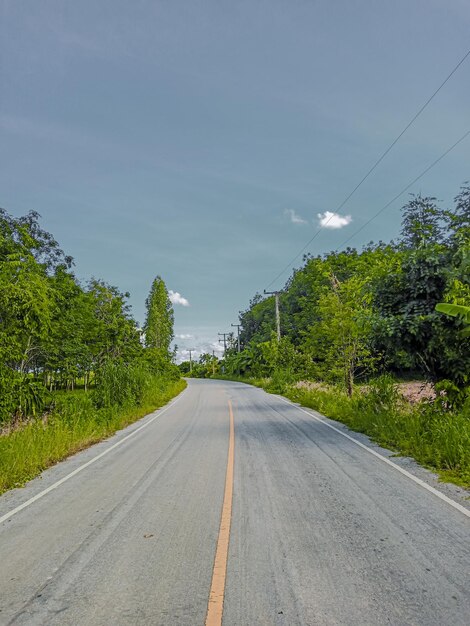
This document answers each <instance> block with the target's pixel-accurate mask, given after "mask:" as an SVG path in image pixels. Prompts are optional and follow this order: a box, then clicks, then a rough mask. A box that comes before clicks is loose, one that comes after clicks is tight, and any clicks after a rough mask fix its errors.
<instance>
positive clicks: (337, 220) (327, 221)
mask: <svg viewBox="0 0 470 626" xmlns="http://www.w3.org/2000/svg"><path fill="white" fill-rule="evenodd" d="M318 221H319V223H320V226H321V227H322V228H343V227H344V226H347V225H348V224H350V223H351V222H352V217H351V216H350V215H339V213H332V212H331V211H325V212H324V213H318Z"/></svg>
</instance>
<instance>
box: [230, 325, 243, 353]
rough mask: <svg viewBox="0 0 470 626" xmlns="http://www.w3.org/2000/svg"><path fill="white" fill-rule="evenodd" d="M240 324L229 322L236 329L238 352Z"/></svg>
mask: <svg viewBox="0 0 470 626" xmlns="http://www.w3.org/2000/svg"><path fill="white" fill-rule="evenodd" d="M241 325H242V324H230V326H235V327H236V329H237V341H238V352H240V326H241Z"/></svg>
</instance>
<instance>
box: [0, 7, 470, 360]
mask: <svg viewBox="0 0 470 626" xmlns="http://www.w3.org/2000/svg"><path fill="white" fill-rule="evenodd" d="M469 32H470V3H469V2H468V0H394V1H393V2H389V1H381V0H310V1H308V0H282V1H281V0H269V1H263V0H259V1H258V0H239V1H237V2H233V1H232V2H227V1H215V0H213V1H205V2H202V1H199V0H188V1H185V2H183V1H179V0H173V1H171V2H170V1H159V0H152V1H150V0H149V1H144V0H126V1H123V0H99V1H97V0H80V2H75V1H72V0H41V2H37V0H0V206H2V207H3V208H4V209H6V210H7V211H8V212H10V213H11V214H13V215H15V216H19V215H23V214H25V213H26V212H27V211H29V210H35V211H38V212H39V213H40V214H41V216H42V225H43V227H44V228H46V229H47V230H49V231H50V232H51V233H52V234H53V235H54V236H55V238H56V239H57V240H58V241H59V243H60V245H61V247H62V248H63V249H64V250H65V252H66V253H67V254H70V255H72V256H73V257H74V259H75V264H76V266H75V272H76V274H77V276H78V277H79V278H80V279H81V280H83V281H84V282H85V281H86V280H87V279H89V278H90V277H92V276H95V277H98V278H102V279H104V280H106V281H107V282H109V283H111V284H113V285H116V286H118V287H119V288H120V289H121V290H122V291H129V292H130V293H131V298H130V303H131V304H132V309H133V314H134V316H135V317H136V319H137V320H138V321H139V323H142V322H143V321H144V317H145V298H146V296H147V294H148V292H149V289H150V285H151V283H152V280H153V278H154V277H155V276H156V275H160V276H162V278H163V279H164V281H165V283H166V285H167V287H168V289H169V290H171V294H170V295H171V297H172V300H173V301H174V308H175V335H176V338H175V341H176V343H177V344H178V346H179V349H180V353H179V358H180V359H181V358H185V357H186V356H187V354H188V353H187V350H188V349H189V348H192V349H194V350H195V353H194V355H195V356H196V357H197V355H198V353H200V352H206V351H212V350H220V349H221V346H220V344H219V343H218V335H217V333H218V332H227V331H230V330H233V328H231V326H230V324H231V323H236V322H238V312H239V311H240V310H243V309H245V308H247V306H248V304H249V301H250V299H251V298H252V297H253V296H254V295H255V293H256V292H262V291H263V289H265V288H267V287H268V286H269V285H270V283H271V282H272V281H273V280H274V279H275V277H276V276H277V275H278V274H279V273H280V272H281V270H282V269H283V268H284V267H285V266H286V265H288V266H289V267H294V266H299V265H300V263H301V258H299V259H298V260H296V261H295V262H294V263H292V264H291V265H289V262H290V261H291V260H292V259H293V258H294V257H295V256H296V255H297V253H298V252H299V251H300V250H301V249H302V248H303V247H304V246H305V244H306V243H307V241H309V240H310V239H311V237H312V236H313V235H314V234H315V233H316V232H317V229H318V227H319V225H321V224H323V228H322V230H321V231H320V232H319V233H318V235H317V236H316V238H315V240H314V242H312V244H311V246H310V247H308V248H307V251H308V252H310V253H312V254H320V253H323V252H327V251H329V250H333V249H337V248H339V247H340V246H341V244H342V242H343V241H344V240H345V239H346V238H349V237H350V236H351V235H353V234H354V233H355V231H356V230H358V229H359V228H361V226H362V225H364V224H365V222H366V221H367V220H368V219H370V218H371V217H372V216H373V215H374V214H375V213H376V212H377V211H378V210H379V209H380V208H381V207H382V206H384V205H385V204H386V203H387V202H388V201H389V200H391V199H392V198H393V197H394V196H395V195H396V194H397V193H398V192H399V191H400V190H401V189H402V188H403V187H405V186H406V185H407V184H408V183H409V182H410V181H412V180H413V179H414V178H415V177H416V176H417V175H418V174H420V173H421V171H422V170H424V169H425V167H427V166H428V165H429V164H430V163H431V162H432V161H434V160H435V159H436V158H437V157H438V156H440V155H441V154H442V153H443V152H444V151H445V150H446V149H447V148H448V147H449V146H450V145H452V144H453V143H454V142H455V141H456V140H457V139H459V137H461V136H462V135H463V134H464V133H465V132H466V131H467V130H469V129H470V57H469V58H468V59H467V60H466V62H464V63H463V64H462V66H461V67H460V68H459V69H458V70H457V72H456V73H455V74H454V76H453V77H452V78H451V79H450V80H449V82H448V83H447V84H446V85H445V87H444V88H443V89H442V90H441V91H440V92H439V94H438V95H437V96H436V97H435V98H434V99H433V101H432V102H431V103H430V105H429V106H428V107H427V108H426V110H425V111H424V112H423V113H422V115H420V117H419V118H418V119H417V120H416V122H415V123H414V124H413V125H412V127H411V128H410V129H409V130H408V131H407V132H406V134H405V135H404V136H403V137H402V138H401V139H400V141H399V142H398V143H397V145H396V146H395V147H394V148H393V150H392V151H391V152H390V154H388V155H387V157H386V158H385V159H384V160H383V161H382V163H381V164H380V165H379V166H378V168H377V169H376V170H375V171H374V172H373V174H372V175H371V176H370V177H369V178H368V179H367V181H366V182H365V183H364V184H363V185H362V186H361V187H360V189H359V190H358V191H357V192H356V193H355V194H354V195H353V196H352V198H351V199H350V200H349V201H348V202H347V203H346V204H345V206H344V207H342V209H341V210H340V211H339V212H338V210H337V209H338V207H339V205H340V204H341V203H342V201H343V200H344V198H345V197H346V196H347V195H348V194H349V193H350V192H351V191H352V189H353V188H354V187H355V186H356V184H357V183H358V182H359V180H361V178H362V177H363V176H364V174H365V173H366V172H367V171H368V170H369V168H370V167H371V166H372V165H373V164H374V162H375V161H376V160H377V158H378V157H379V156H380V154H381V153H382V152H383V151H384V150H385V149H386V148H387V146H388V145H389V144H390V143H391V142H392V141H393V139H394V138H395V137H396V136H397V135H398V134H399V132H400V131H401V130H402V129H403V128H404V127H405V125H406V124H407V123H408V122H409V120H410V119H411V118H412V117H413V116H414V115H415V113H416V112H417V111H418V110H419V108H420V107H421V106H422V105H423V104H424V102H425V101H426V100H427V99H428V98H429V96H430V95H431V94H432V93H433V92H434V91H435V90H436V89H437V87H438V86H439V85H440V83H441V82H442V81H443V80H444V79H445V77H446V76H447V75H448V74H449V72H450V71H451V70H452V69H453V68H454V67H455V65H456V64H457V63H458V61H459V60H460V59H461V58H462V57H463V56H464V55H465V53H466V52H467V51H468V50H469V49H470V38H469V36H468V34H469ZM469 179H470V138H468V139H467V140H466V141H464V142H462V143H461V144H460V145H459V146H458V147H457V148H456V149H455V150H453V151H452V152H451V153H450V154H449V155H448V156H447V157H446V158H445V159H444V160H443V161H441V162H440V163H439V164H438V165H437V166H436V167H435V168H434V169H433V170H432V171H430V172H429V173H428V174H427V175H425V176H424V177H423V178H422V179H421V180H420V181H419V182H418V183H416V185H414V186H413V187H412V188H411V189H410V190H409V191H410V192H414V193H422V194H423V195H432V196H436V197H437V198H438V200H439V201H440V202H441V204H442V206H450V205H451V203H452V199H453V197H454V196H455V195H456V193H457V192H458V189H459V187H460V185H461V184H462V183H463V182H464V181H466V180H469ZM406 199H407V196H406V194H405V195H404V196H403V197H402V198H401V199H399V200H397V201H396V202H394V203H393V204H392V205H391V206H390V207H389V208H388V209H387V210H386V211H384V212H383V213H382V214H381V215H380V217H379V218H377V219H375V220H373V221H372V222H371V223H370V224H369V225H368V226H367V227H365V228H364V229H363V230H362V231H361V232H360V233H358V235H357V236H355V237H353V239H352V240H351V241H350V244H349V245H354V246H357V247H361V246H362V245H364V244H365V243H367V242H369V241H371V240H376V241H377V240H380V239H382V240H385V241H388V240H390V239H391V238H393V237H396V236H397V235H398V233H399V230H400V207H401V206H402V205H403V204H404V203H405V202H406ZM333 226H334V227H333ZM288 277H289V271H287V272H285V273H284V274H283V275H282V276H281V277H279V278H278V279H277V280H276V281H275V282H274V283H273V284H272V285H271V286H270V288H271V289H278V288H282V286H283V285H284V283H285V281H286V280H287V278H288Z"/></svg>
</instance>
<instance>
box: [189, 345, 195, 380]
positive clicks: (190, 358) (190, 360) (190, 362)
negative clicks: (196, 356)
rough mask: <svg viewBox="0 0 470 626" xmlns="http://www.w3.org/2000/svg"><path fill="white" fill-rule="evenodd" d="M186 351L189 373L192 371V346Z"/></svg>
mask: <svg viewBox="0 0 470 626" xmlns="http://www.w3.org/2000/svg"><path fill="white" fill-rule="evenodd" d="M188 352H189V373H190V374H191V373H192V371H193V359H192V353H193V352H194V348H191V350H189V351H188Z"/></svg>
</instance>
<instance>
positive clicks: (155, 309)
mask: <svg viewBox="0 0 470 626" xmlns="http://www.w3.org/2000/svg"><path fill="white" fill-rule="evenodd" d="M145 304H146V307H147V317H146V320H145V325H144V332H145V345H146V347H147V348H156V349H158V350H162V351H163V352H165V353H167V354H169V353H170V344H171V342H172V340H173V336H174V335H173V323H174V313H173V305H172V304H171V301H170V298H169V295H168V291H167V288H166V285H165V283H164V282H163V280H162V278H161V277H160V276H157V277H156V278H155V279H154V281H153V283H152V287H151V289H150V293H149V295H148V297H147V300H146V302H145Z"/></svg>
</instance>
